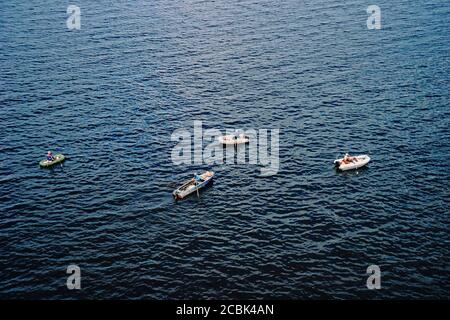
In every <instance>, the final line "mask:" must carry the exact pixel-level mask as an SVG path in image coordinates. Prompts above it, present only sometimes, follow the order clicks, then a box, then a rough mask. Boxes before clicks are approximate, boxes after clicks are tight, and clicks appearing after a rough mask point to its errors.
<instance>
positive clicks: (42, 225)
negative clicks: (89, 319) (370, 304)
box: [0, 0, 450, 299]
mask: <svg viewBox="0 0 450 320" xmlns="http://www.w3.org/2000/svg"><path fill="white" fill-rule="evenodd" d="M69 4H75V5H77V6H79V7H80V8H81V29H80V30H69V29H68V28H67V26H66V19H67V17H68V14H67V13H66V9H67V6H68V5H69ZM371 4H376V5H378V6H379V7H380V8H381V25H382V28H381V29H380V30H369V29H368V28H367V25H366V20H367V17H368V14H367V12H366V9H367V6H369V5H371ZM449 63H450V3H449V2H448V1H447V0H435V1H431V0H416V1H406V0H397V1H387V0H377V1H371V2H369V1H356V0H349V1H342V2H341V1H331V0H311V1H309V0H305V1H301V0H286V1H273V0H272V1H268V0H258V1H256V0H215V1H198V0H184V1H168V0H166V1H163V0H145V1H144V0H137V1H122V0H115V1H105V0H100V1H87V0H76V1H71V2H67V1H56V0H47V1H25V0H17V1H11V0H9V1H2V5H1V10H0V298H4V299H12V298H21V299H79V298H84V299H188V298H192V299H196V298H202V299H203V298H220V299H233V298H241V299H262V298H273V299H282V298H283V299H429V298H438V299H448V298H449V292H450V258H449V255H450V237H449V231H450V220H449V199H450V190H449V181H450V160H449V155H450V131H449V119H450V117H449V116H450V109H449V103H450V93H449V92H450V83H449V82H450V67H449ZM195 120H198V121H202V122H203V127H204V128H205V129H207V128H217V129H219V130H225V129H227V128H231V129H235V128H236V129H255V130H259V129H269V130H270V129H279V130H280V135H279V140H280V147H279V159H280V168H279V171H278V173H277V174H276V175H273V176H269V177H261V176H260V169H261V166H260V165H252V164H232V163H229V164H215V165H206V164H203V165H175V164H174V163H173V162H172V159H171V151H172V149H173V148H174V146H175V145H176V142H174V141H171V135H172V133H173V132H174V131H175V130H177V129H180V128H185V129H186V130H189V131H191V132H192V131H193V124H194V121H195ZM48 150H52V151H53V152H54V153H63V154H65V155H66V156H67V157H68V159H67V160H66V161H65V162H64V163H63V164H62V165H58V166H55V167H54V168H52V169H41V168H40V167H39V165H38V162H39V161H40V160H41V159H43V158H44V157H45V154H46V152H47V151H48ZM345 152H350V153H352V154H368V155H369V156H370V157H371V158H372V161H371V162H370V164H369V166H368V167H366V168H364V169H360V170H358V171H356V172H355V171H354V172H347V173H339V172H336V171H335V170H334V168H333V160H334V159H336V158H337V157H338V156H342V154H343V153H345ZM204 170H213V171H214V172H215V173H216V176H215V181H214V184H213V185H212V186H210V187H209V188H208V189H206V190H205V191H203V192H202V193H201V194H200V197H197V196H196V195H194V196H192V197H189V198H188V199H186V200H184V201H178V202H175V201H174V200H173V199H172V195H171V193H172V191H173V190H174V189H175V188H176V186H177V185H179V183H180V182H182V181H184V180H186V179H188V178H190V177H192V175H193V173H194V172H196V171H197V172H202V171H204ZM71 264H75V265H78V266H79V267H80V268H81V290H68V289H67V287H66V280H67V277H68V276H69V275H68V274H67V273H66V269H67V267H68V266H69V265H71ZM370 265H378V266H379V267H380V269H381V289H380V290H369V289H368V288H367V287H366V280H367V278H368V276H369V275H368V274H367V273H366V270H367V267H368V266H370Z"/></svg>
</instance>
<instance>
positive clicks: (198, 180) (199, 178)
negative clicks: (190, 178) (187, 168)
mask: <svg viewBox="0 0 450 320" xmlns="http://www.w3.org/2000/svg"><path fill="white" fill-rule="evenodd" d="M194 180H195V182H202V181H203V179H202V177H200V176H199V175H198V174H197V173H194Z"/></svg>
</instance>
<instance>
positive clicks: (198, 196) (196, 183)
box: [195, 180, 200, 198]
mask: <svg viewBox="0 0 450 320" xmlns="http://www.w3.org/2000/svg"><path fill="white" fill-rule="evenodd" d="M195 185H196V186H198V182H197V180H195ZM197 198H200V195H199V194H198V188H197Z"/></svg>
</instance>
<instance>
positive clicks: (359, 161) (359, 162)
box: [334, 154, 370, 171]
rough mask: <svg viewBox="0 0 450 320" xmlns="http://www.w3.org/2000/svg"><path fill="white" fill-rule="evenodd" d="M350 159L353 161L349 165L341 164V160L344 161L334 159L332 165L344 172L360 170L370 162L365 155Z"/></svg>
mask: <svg viewBox="0 0 450 320" xmlns="http://www.w3.org/2000/svg"><path fill="white" fill-rule="evenodd" d="M351 158H352V159H353V161H351V162H350V163H342V160H344V158H341V159H336V160H334V165H335V167H336V168H337V169H339V170H342V171H346V170H353V169H358V168H361V167H363V166H365V165H366V164H368V163H369V161H370V157H369V156H368V155H366V154H363V155H360V156H355V157H351Z"/></svg>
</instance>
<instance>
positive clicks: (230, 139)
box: [217, 133, 250, 145]
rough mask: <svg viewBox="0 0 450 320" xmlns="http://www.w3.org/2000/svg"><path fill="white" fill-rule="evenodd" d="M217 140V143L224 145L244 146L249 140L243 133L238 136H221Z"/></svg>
mask: <svg viewBox="0 0 450 320" xmlns="http://www.w3.org/2000/svg"><path fill="white" fill-rule="evenodd" d="M217 140H218V141H219V143H221V144H226V145H235V144H245V143H248V142H249V141H250V139H249V138H248V137H247V136H246V135H244V134H243V133H241V134H239V135H236V134H229V135H226V136H221V137H219V138H218V139H217Z"/></svg>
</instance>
